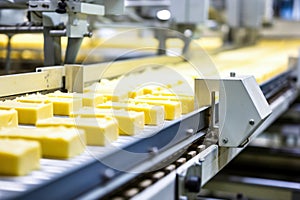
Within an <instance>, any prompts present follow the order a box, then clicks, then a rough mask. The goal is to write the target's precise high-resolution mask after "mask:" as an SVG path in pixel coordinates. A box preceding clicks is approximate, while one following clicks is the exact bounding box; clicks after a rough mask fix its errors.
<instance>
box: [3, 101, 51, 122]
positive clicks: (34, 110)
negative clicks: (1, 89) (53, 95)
mask: <svg viewBox="0 0 300 200" xmlns="http://www.w3.org/2000/svg"><path fill="white" fill-rule="evenodd" d="M0 108H15V109H16V110H17V112H18V122H19V124H35V123H36V122H37V120H39V119H46V118H49V117H53V104H52V103H51V102H47V103H46V102H42V103H25V102H17V101H11V100H7V101H2V102H0Z"/></svg>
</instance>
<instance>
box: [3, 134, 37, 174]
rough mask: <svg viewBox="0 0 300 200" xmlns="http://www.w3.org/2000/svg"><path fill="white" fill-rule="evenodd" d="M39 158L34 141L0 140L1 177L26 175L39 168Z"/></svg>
mask: <svg viewBox="0 0 300 200" xmlns="http://www.w3.org/2000/svg"><path fill="white" fill-rule="evenodd" d="M40 157H41V147H40V143H38V142H36V141H26V140H11V139H0V163H1V164H0V174H1V175H17V176H19V175H26V174H28V173H29V172H30V171H32V170H35V169H38V168H39V167H40Z"/></svg>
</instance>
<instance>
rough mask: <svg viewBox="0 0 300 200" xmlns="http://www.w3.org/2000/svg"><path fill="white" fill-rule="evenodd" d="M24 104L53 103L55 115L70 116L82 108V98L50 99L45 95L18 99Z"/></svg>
mask: <svg viewBox="0 0 300 200" xmlns="http://www.w3.org/2000/svg"><path fill="white" fill-rule="evenodd" d="M16 100H17V101H18V102H23V103H45V102H51V103H52V104H53V113H54V115H63V116H69V115H70V113H72V112H74V111H77V110H79V109H80V108H82V98H77V97H76V98H60V97H48V96H45V95H41V94H38V95H28V96H24V97H19V98H17V99H16Z"/></svg>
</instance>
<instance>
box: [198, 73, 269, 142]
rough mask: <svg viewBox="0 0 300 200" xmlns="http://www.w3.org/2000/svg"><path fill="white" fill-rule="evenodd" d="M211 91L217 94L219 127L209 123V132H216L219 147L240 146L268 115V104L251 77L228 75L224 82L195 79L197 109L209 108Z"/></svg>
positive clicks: (221, 80) (211, 99)
mask: <svg viewBox="0 0 300 200" xmlns="http://www.w3.org/2000/svg"><path fill="white" fill-rule="evenodd" d="M215 91H218V92H219V127H218V128H216V127H215V126H212V125H213V124H214V122H211V126H210V128H211V131H212V130H213V131H216V132H218V133H219V134H218V137H219V140H218V144H219V146H226V147H240V146H244V145H245V144H247V143H248V142H249V140H248V138H249V137H250V136H251V135H252V134H253V133H254V131H255V130H256V129H257V128H258V127H260V125H261V124H262V122H263V121H264V120H265V119H266V118H267V117H268V116H269V115H270V114H271V112H272V111H271V108H270V106H269V104H268V102H267V101H266V99H265V97H264V95H263V93H262V91H261V89H260V88H259V86H258V84H257V83H256V81H255V78H254V77H253V76H241V77H235V73H232V74H231V77H229V78H224V79H196V81H195V97H196V100H197V103H198V105H199V107H202V106H209V105H210V103H211V102H213V101H214V98H213V97H214V96H213V95H212V96H213V97H212V96H211V93H212V94H213V93H214V92H215ZM212 104H213V105H214V104H215V103H214V102H213V103H212ZM212 120H214V119H213V118H212Z"/></svg>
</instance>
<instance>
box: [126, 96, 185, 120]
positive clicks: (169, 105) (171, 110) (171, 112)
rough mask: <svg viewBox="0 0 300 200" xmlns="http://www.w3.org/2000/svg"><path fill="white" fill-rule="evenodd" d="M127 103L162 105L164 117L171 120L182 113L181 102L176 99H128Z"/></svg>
mask: <svg viewBox="0 0 300 200" xmlns="http://www.w3.org/2000/svg"><path fill="white" fill-rule="evenodd" d="M128 101H129V103H136V104H139V103H146V104H150V105H156V106H164V109H165V119H166V120H173V119H176V118H178V117H180V115H181V113H182V109H181V103H180V102H178V101H170V100H149V99H138V98H137V99H129V100H128Z"/></svg>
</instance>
